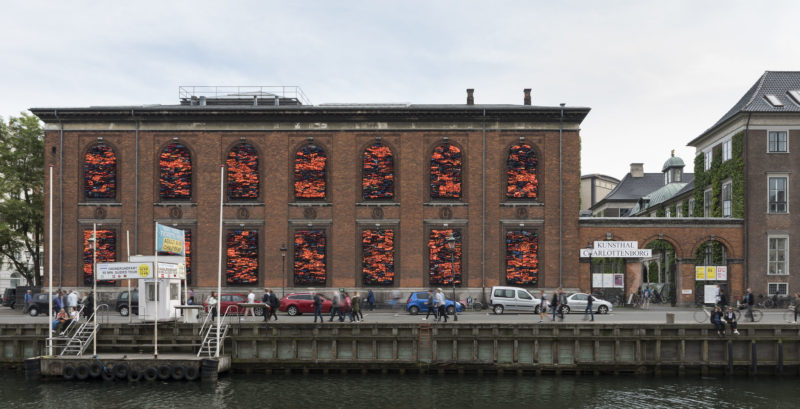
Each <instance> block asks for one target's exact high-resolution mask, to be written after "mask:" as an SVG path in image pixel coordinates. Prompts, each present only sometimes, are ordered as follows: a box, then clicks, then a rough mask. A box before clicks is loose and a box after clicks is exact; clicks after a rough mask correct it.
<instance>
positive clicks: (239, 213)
mask: <svg viewBox="0 0 800 409" xmlns="http://www.w3.org/2000/svg"><path fill="white" fill-rule="evenodd" d="M236 217H238V218H240V219H247V218H248V217H250V211H249V210H247V208H246V207H244V206H242V207H240V208H239V210H237V211H236Z"/></svg>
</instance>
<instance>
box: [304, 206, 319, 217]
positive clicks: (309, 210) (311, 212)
mask: <svg viewBox="0 0 800 409" xmlns="http://www.w3.org/2000/svg"><path fill="white" fill-rule="evenodd" d="M303 217H305V218H306V219H316V218H317V209H315V208H313V207H306V208H305V209H303Z"/></svg>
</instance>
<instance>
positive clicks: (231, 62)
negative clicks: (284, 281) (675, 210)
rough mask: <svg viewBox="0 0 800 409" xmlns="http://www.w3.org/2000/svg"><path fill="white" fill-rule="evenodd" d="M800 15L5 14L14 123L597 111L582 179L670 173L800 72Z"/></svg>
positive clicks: (212, 9)
mask: <svg viewBox="0 0 800 409" xmlns="http://www.w3.org/2000/svg"><path fill="white" fill-rule="evenodd" d="M798 15H800V2H796V1H770V2H754V1H724V2H723V1H719V2H711V1H696V0H695V1H674V0H670V1H661V2H653V1H558V2H555V1H491V2H489V1H433V2H432V1H363V2H347V1H302V2H301V1H294V2H290V1H281V2H277V1H274V2H273V1H230V2H228V1H225V2H223V1H137V2H127V3H124V4H123V3H120V2H113V1H112V2H103V1H91V2H88V1H87V2H39V1H24V2H23V1H18V2H13V3H4V5H3V8H2V13H1V14H0V34H2V38H3V41H2V42H0V56H2V59H1V61H2V63H0V116H3V117H5V118H7V117H8V116H9V115H17V114H18V113H19V112H20V111H22V110H25V109H27V108H29V107H33V106H36V107H46V106H87V105H118V104H136V105H140V104H158V103H162V104H174V103H176V102H177V94H178V92H177V88H178V86H179V85H299V86H301V87H302V88H303V90H304V91H305V93H306V94H307V95H308V96H309V98H310V99H311V101H312V102H313V103H315V104H318V103H326V102H412V103H463V102H464V100H465V91H464V90H465V89H466V88H475V89H476V91H475V99H476V103H514V104H521V103H522V89H523V88H527V87H529V88H532V89H533V103H534V104H535V105H558V103H560V102H565V103H566V104H567V105H572V106H588V107H591V108H592V112H591V113H590V114H589V116H588V117H587V119H586V121H585V122H584V124H583V130H582V137H583V145H582V146H583V157H582V173H583V174H587V173H604V174H608V175H611V176H614V177H618V178H620V177H622V176H623V175H624V174H625V173H626V172H627V171H628V164H629V163H630V162H644V163H645V171H647V172H658V171H660V170H661V164H662V163H663V162H664V160H666V158H667V157H668V156H669V151H670V150H671V149H676V150H677V151H676V152H677V155H679V156H682V157H683V159H684V160H685V161H686V162H687V165H688V168H689V169H687V170H688V171H691V170H690V169H691V167H692V165H691V161H692V156H693V155H694V152H693V150H691V149H689V148H687V147H685V145H686V142H688V141H689V140H691V139H692V138H694V137H695V136H697V135H698V134H700V133H701V132H702V131H703V130H705V129H706V128H708V127H709V126H710V125H712V124H713V123H714V122H715V121H716V120H717V119H719V118H720V117H721V116H722V115H723V114H724V113H725V112H726V111H727V110H728V109H729V108H730V107H731V106H732V105H733V104H734V103H735V102H736V101H737V100H738V98H740V97H741V96H742V95H743V94H744V93H745V92H746V91H747V89H748V88H749V87H750V85H752V84H753V83H754V82H755V81H756V79H757V78H758V77H759V75H761V73H762V72H763V71H765V70H800V53H799V52H798V45H797V38H798V24H797V16H798Z"/></svg>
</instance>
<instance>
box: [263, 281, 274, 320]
mask: <svg viewBox="0 0 800 409" xmlns="http://www.w3.org/2000/svg"><path fill="white" fill-rule="evenodd" d="M261 302H262V303H264V322H267V321H269V317H270V315H272V314H271V313H270V310H271V309H272V307H270V305H269V288H265V289H264V295H262V296H261Z"/></svg>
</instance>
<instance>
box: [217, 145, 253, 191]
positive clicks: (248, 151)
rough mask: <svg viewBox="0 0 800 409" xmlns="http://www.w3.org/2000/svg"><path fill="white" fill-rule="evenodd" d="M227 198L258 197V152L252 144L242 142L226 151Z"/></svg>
mask: <svg viewBox="0 0 800 409" xmlns="http://www.w3.org/2000/svg"><path fill="white" fill-rule="evenodd" d="M225 165H226V166H227V173H228V200H255V199H258V187H259V186H258V154H257V153H256V150H255V148H253V146H252V145H250V144H247V143H242V144H239V145H236V146H235V147H234V148H233V149H231V151H230V152H228V159H227V160H226V161H225Z"/></svg>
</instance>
